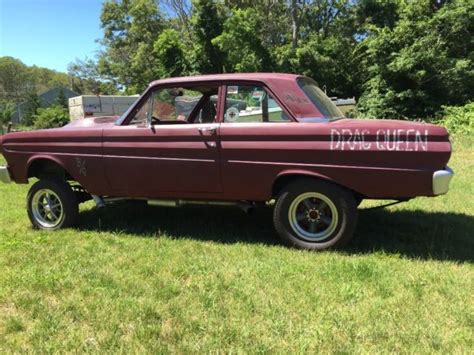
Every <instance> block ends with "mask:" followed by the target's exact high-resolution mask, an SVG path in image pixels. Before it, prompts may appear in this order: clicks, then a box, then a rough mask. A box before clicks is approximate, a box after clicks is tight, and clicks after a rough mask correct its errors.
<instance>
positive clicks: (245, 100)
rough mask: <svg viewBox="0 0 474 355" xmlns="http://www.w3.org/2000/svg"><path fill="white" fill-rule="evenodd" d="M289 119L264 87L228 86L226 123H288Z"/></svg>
mask: <svg viewBox="0 0 474 355" xmlns="http://www.w3.org/2000/svg"><path fill="white" fill-rule="evenodd" d="M288 121H289V118H288V116H287V115H286V113H285V112H284V111H283V109H282V108H281V107H280V105H278V103H277V102H276V101H275V99H274V98H273V97H272V95H271V94H270V93H268V92H267V91H266V90H265V88H263V87H262V86H255V85H229V86H227V93H226V100H225V112H224V122H232V123H239V122H288Z"/></svg>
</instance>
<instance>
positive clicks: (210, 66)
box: [191, 0, 224, 73]
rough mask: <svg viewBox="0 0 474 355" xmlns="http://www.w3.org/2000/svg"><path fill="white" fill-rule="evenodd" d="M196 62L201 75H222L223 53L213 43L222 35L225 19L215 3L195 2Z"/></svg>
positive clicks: (193, 18) (203, 0)
mask: <svg viewBox="0 0 474 355" xmlns="http://www.w3.org/2000/svg"><path fill="white" fill-rule="evenodd" d="M193 6H194V9H193V17H192V20H191V21H192V25H193V33H194V38H195V43H194V48H193V50H194V52H195V53H194V62H195V66H196V69H197V70H198V71H199V72H201V73H221V72H222V71H223V67H224V63H223V60H222V52H221V50H220V49H219V47H218V46H217V45H216V44H214V43H213V42H212V40H213V39H214V38H216V37H217V36H219V35H220V34H221V33H222V23H223V19H222V18H221V16H219V13H218V9H217V4H216V2H215V1H209V0H195V1H193Z"/></svg>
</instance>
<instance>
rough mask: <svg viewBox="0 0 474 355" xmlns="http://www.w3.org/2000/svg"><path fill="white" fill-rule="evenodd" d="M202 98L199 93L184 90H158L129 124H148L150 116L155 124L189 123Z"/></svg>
mask: <svg viewBox="0 0 474 355" xmlns="http://www.w3.org/2000/svg"><path fill="white" fill-rule="evenodd" d="M202 96H203V94H202V93H201V92H199V91H195V90H188V89H182V88H166V89H159V90H156V91H154V92H153V93H151V95H150V96H149V97H148V99H147V101H146V102H144V103H143V104H142V106H141V107H140V108H139V109H138V111H136V113H135V116H134V117H133V118H132V119H131V121H130V122H129V124H130V125H142V124H146V122H147V120H148V118H149V117H148V116H149V115H151V117H150V118H151V120H152V122H153V123H155V124H156V123H164V124H166V123H184V122H187V121H188V119H189V116H190V115H191V113H192V112H193V110H194V108H195V107H196V105H197V104H198V103H199V101H200V100H201V97H202Z"/></svg>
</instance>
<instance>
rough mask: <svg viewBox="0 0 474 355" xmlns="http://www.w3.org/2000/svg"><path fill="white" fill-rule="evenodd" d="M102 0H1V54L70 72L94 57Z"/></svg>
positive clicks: (100, 32) (99, 29)
mask: <svg viewBox="0 0 474 355" xmlns="http://www.w3.org/2000/svg"><path fill="white" fill-rule="evenodd" d="M101 6H102V0H0V56H11V57H15V58H18V59H20V60H21V61H22V62H23V63H25V64H26V65H33V64H34V65H37V66H40V67H46V68H50V69H55V70H57V71H62V72H66V71H67V65H68V64H69V63H70V62H73V61H74V60H75V59H76V58H79V59H84V58H85V57H86V56H87V57H89V58H94V57H95V55H96V53H97V51H98V50H99V49H100V45H99V44H98V43H97V42H96V40H97V39H100V38H101V37H102V30H101V28H100V18H99V17H100V10H101Z"/></svg>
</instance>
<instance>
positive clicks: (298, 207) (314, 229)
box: [288, 192, 339, 242]
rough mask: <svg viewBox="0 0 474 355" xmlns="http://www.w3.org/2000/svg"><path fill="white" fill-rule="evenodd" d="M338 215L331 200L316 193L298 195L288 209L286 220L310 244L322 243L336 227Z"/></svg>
mask: <svg viewBox="0 0 474 355" xmlns="http://www.w3.org/2000/svg"><path fill="white" fill-rule="evenodd" d="M338 219H339V213H338V211H337V208H336V205H335V204H334V203H333V202H332V201H331V199H330V198H329V197H327V196H325V195H323V194H321V193H318V192H305V193H302V194H301V195H298V196H297V197H296V198H295V199H294V200H293V201H292V202H291V204H290V207H289V209H288V220H289V222H290V226H291V228H292V229H293V231H294V232H295V233H296V234H297V235H298V236H299V237H300V238H301V239H304V240H306V241H310V242H317V241H323V240H325V239H327V238H329V237H330V236H331V234H332V233H333V232H334V231H335V229H336V227H337V223H338Z"/></svg>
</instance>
